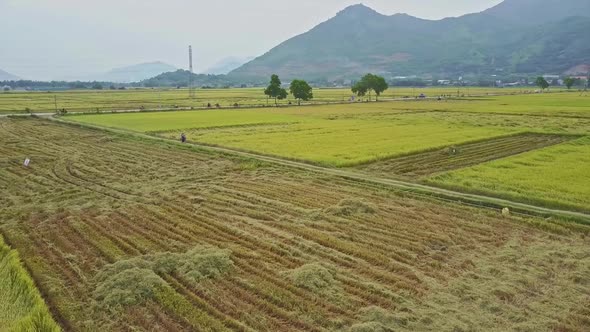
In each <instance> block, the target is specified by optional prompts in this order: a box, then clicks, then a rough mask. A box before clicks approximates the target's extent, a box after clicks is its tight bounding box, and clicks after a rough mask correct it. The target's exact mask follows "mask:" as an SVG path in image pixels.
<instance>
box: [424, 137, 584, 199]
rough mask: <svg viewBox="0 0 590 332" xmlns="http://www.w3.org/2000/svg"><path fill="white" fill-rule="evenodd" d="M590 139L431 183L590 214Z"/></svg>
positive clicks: (458, 172) (437, 178)
mask: <svg viewBox="0 0 590 332" xmlns="http://www.w3.org/2000/svg"><path fill="white" fill-rule="evenodd" d="M589 174H590V137H584V138H581V139H577V140H574V141H571V142H568V143H565V144H561V145H557V146H554V147H549V148H544V149H541V150H537V151H531V152H528V153H524V154H522V155H518V156H514V157H510V158H506V159H500V160H495V161H491V162H488V163H483V164H480V165H476V166H473V167H470V168H466V169H460V170H454V171H451V172H448V173H444V174H440V175H437V176H434V177H432V178H430V179H428V181H429V182H433V183H437V184H440V185H443V186H445V187H453V188H461V189H463V190H468V191H472V192H479V193H486V194H488V195H496V196H498V195H499V196H502V197H511V198H514V199H517V200H520V201H526V202H530V203H534V204H539V205H545V206H557V207H562V208H569V209H578V210H583V211H590V176H588V175H589Z"/></svg>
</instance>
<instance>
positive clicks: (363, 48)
mask: <svg viewBox="0 0 590 332" xmlns="http://www.w3.org/2000/svg"><path fill="white" fill-rule="evenodd" d="M589 28H590V1H589V0H566V1H557V0H506V1H504V2H503V3H501V4H499V5H497V6H495V7H493V8H490V9H488V10H486V11H483V12H481V13H476V14H469V15H464V16H462V17H458V18H446V19H442V20H437V21H432V20H424V19H419V18H416V17H412V16H409V15H405V14H396V15H392V16H386V15H382V14H380V13H378V12H376V11H374V10H373V9H371V8H368V7H366V6H364V5H354V6H350V7H348V8H346V9H344V10H343V11H341V12H340V13H338V14H337V15H336V16H335V17H334V18H332V19H330V20H328V21H326V22H324V23H321V24H319V25H318V26H316V27H315V28H313V29H312V30H310V31H308V32H306V33H304V34H302V35H299V36H296V37H294V38H292V39H289V40H287V41H285V42H284V43H282V44H280V45H278V46H277V47H275V48H273V49H272V50H270V51H269V52H268V53H266V54H264V55H262V56H260V57H258V58H256V59H254V60H253V61H251V62H249V63H247V64H245V65H243V66H242V67H240V68H238V69H236V70H234V71H232V72H231V73H230V74H229V76H230V77H240V78H256V77H268V76H269V75H270V74H273V73H276V74H279V75H280V76H281V77H283V78H284V79H292V78H305V79H310V80H315V79H328V80H334V79H339V78H356V77H358V76H359V75H362V74H364V73H367V72H374V73H379V74H383V75H386V76H389V77H392V76H407V75H421V76H432V77H437V76H445V77H453V76H456V77H459V76H465V75H479V76H482V75H489V74H498V73H501V74H507V73H517V74H544V73H555V74H559V73H562V72H565V71H567V70H569V69H571V68H582V67H580V66H584V65H589V64H590V43H588V42H587V41H588V38H587V32H588V31H590V30H588V29H589Z"/></svg>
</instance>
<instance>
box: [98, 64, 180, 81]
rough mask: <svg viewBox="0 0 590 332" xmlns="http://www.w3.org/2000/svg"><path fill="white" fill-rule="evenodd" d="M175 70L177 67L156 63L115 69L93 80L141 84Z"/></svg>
mask: <svg viewBox="0 0 590 332" xmlns="http://www.w3.org/2000/svg"><path fill="white" fill-rule="evenodd" d="M175 70H176V67H174V66H172V65H169V64H167V63H163V62H160V61H156V62H149V63H142V64H137V65H132V66H127V67H121V68H115V69H113V70H111V71H109V72H107V73H105V74H103V75H100V76H99V77H96V78H94V77H93V78H92V80H96V81H105V82H117V83H129V82H139V81H142V80H145V79H148V78H151V77H154V76H157V75H159V74H162V73H165V72H170V71H175Z"/></svg>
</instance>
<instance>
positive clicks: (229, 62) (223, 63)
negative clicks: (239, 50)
mask: <svg viewBox="0 0 590 332" xmlns="http://www.w3.org/2000/svg"><path fill="white" fill-rule="evenodd" d="M253 59H254V57H228V58H225V59H221V60H220V61H218V62H217V63H216V64H214V65H213V66H211V67H210V68H209V69H207V70H205V71H204V72H203V74H211V75H225V74H227V73H229V72H231V71H232V70H234V69H236V68H239V67H240V66H242V65H243V64H245V63H247V62H249V61H251V60H253Z"/></svg>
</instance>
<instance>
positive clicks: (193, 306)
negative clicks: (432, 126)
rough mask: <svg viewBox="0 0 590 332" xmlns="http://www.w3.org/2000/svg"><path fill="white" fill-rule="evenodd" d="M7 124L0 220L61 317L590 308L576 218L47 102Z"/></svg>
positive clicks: (194, 321) (455, 318) (532, 320)
mask: <svg viewBox="0 0 590 332" xmlns="http://www.w3.org/2000/svg"><path fill="white" fill-rule="evenodd" d="M0 141H1V142H2V144H0V165H1V166H2V167H0V195H1V196H0V197H2V199H1V200H0V232H1V234H2V236H3V237H4V239H5V240H6V242H7V243H9V244H10V245H11V247H12V248H13V249H16V250H17V251H18V253H19V255H20V257H21V259H22V261H23V263H24V266H25V267H26V269H27V270H28V271H30V275H31V277H32V278H33V280H34V281H35V284H36V285H37V286H38V287H39V290H40V293H41V294H43V297H44V299H45V301H46V302H47V304H48V306H49V308H50V311H51V313H52V314H53V317H54V319H55V321H56V322H57V323H58V324H59V325H60V327H61V329H63V330H64V331H96V330H105V331H154V330H165V331H187V330H195V331H355V332H358V331H474V330H485V331H507V330H518V331H584V330H587V327H588V326H589V325H590V320H589V318H588V317H590V252H589V251H588V248H589V247H590V237H589V232H590V228H589V226H586V225H582V224H573V223H569V222H565V221H559V220H544V219H538V218H533V217H520V216H510V217H502V216H501V214H500V212H499V211H492V210H484V209H476V208H470V207H466V206H462V205H459V204H453V203H441V202H439V201H436V200H429V199H424V198H418V197H414V196H413V195H412V194H409V193H402V192H398V191H395V190H393V189H388V188H386V187H383V186H378V185H373V184H371V183H368V182H358V181H354V180H351V179H346V178H341V177H336V176H333V175H326V174H324V173H318V172H312V171H304V170H301V169H295V168H289V167H287V166H279V165H275V164H270V163H264V162H260V161H256V160H252V159H245V158H242V157H236V156H232V155H229V154H227V155H226V154H221V153H217V152H212V151H209V150H206V149H203V148H196V147H192V146H188V145H185V146H181V145H180V144H176V143H172V142H164V141H153V140H149V139H141V138H137V137H135V136H132V135H126V134H113V133H107V132H104V131H100V130H91V129H84V128H80V127H75V126H70V125H66V124H60V123H56V122H52V121H49V120H39V119H12V118H8V119H0ZM26 157H28V158H30V159H31V163H30V165H29V167H24V166H23V165H22V162H23V160H24V158H26ZM0 271H1V269H0ZM0 273H1V272H0ZM1 289H2V288H1V287H0V290H1ZM0 303H2V299H0ZM0 317H2V316H0ZM3 322H4V321H3V320H1V319H0V324H2V323H3ZM0 330H2V326H0Z"/></svg>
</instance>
